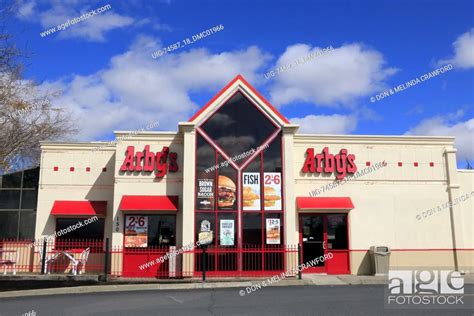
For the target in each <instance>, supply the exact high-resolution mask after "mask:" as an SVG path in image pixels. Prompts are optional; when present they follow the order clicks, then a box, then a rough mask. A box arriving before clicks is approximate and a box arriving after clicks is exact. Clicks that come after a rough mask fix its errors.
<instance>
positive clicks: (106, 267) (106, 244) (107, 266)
mask: <svg viewBox="0 0 474 316" xmlns="http://www.w3.org/2000/svg"><path fill="white" fill-rule="evenodd" d="M109 255H110V254H109V239H108V238H106V239H105V255H104V282H107V275H108V274H109Z"/></svg>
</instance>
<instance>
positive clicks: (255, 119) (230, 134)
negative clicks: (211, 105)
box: [201, 92, 277, 165]
mask: <svg viewBox="0 0 474 316" xmlns="http://www.w3.org/2000/svg"><path fill="white" fill-rule="evenodd" d="M201 128H202V130H203V131H204V132H205V133H206V134H207V135H208V136H209V137H210V138H211V139H212V140H213V141H214V142H215V143H216V144H217V145H218V146H219V147H220V148H221V149H222V150H224V151H225V153H226V154H227V155H228V156H229V157H233V156H237V155H240V154H242V153H244V152H246V151H248V150H250V149H252V148H254V149H257V147H258V146H261V145H262V143H263V142H264V141H265V140H266V139H267V138H268V137H270V135H271V134H272V133H273V132H274V131H275V130H276V129H277V127H276V126H275V125H273V124H272V122H271V121H270V120H268V119H267V118H266V117H265V115H263V114H262V113H261V112H260V111H259V110H258V109H257V108H256V107H255V106H254V105H253V104H252V103H251V102H250V101H249V100H248V99H247V98H246V97H244V96H243V95H242V93H240V92H237V93H236V94H235V95H234V96H233V97H232V98H230V99H229V100H228V101H227V102H226V103H225V104H224V105H223V106H222V107H221V108H220V109H219V110H218V111H217V112H216V113H214V114H213V115H212V116H211V117H210V118H209V119H208V120H207V121H206V122H205V123H204V124H202V125H201ZM245 160H246V159H239V160H237V161H236V163H237V164H238V165H241V164H242V163H243V162H244V161H245Z"/></svg>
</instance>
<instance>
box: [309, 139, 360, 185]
mask: <svg viewBox="0 0 474 316" xmlns="http://www.w3.org/2000/svg"><path fill="white" fill-rule="evenodd" d="M354 160H355V155H352V154H351V155H348V154H347V150H346V149H341V150H340V151H339V154H337V155H333V154H330V153H329V149H328V148H327V147H324V149H323V151H322V152H321V153H320V154H316V155H315V154H314V149H313V148H308V149H306V160H305V161H304V164H303V169H302V172H303V173H308V172H312V173H323V172H324V173H333V172H334V173H335V174H336V179H337V180H342V179H344V178H345V177H346V175H347V174H354V173H355V172H356V171H357V166H356V165H355V163H354Z"/></svg>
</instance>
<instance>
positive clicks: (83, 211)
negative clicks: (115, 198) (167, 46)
mask: <svg viewBox="0 0 474 316" xmlns="http://www.w3.org/2000/svg"><path fill="white" fill-rule="evenodd" d="M51 215H56V216H58V215H62V216H70V215H80V216H86V215H87V216H88V215H102V216H105V215H107V201H54V204H53V208H52V209H51Z"/></svg>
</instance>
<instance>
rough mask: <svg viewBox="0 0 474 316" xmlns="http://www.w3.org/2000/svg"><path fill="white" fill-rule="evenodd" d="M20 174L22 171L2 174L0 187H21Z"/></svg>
mask: <svg viewBox="0 0 474 316" xmlns="http://www.w3.org/2000/svg"><path fill="white" fill-rule="evenodd" d="M21 175H22V171H20V172H15V173H10V174H7V175H4V176H2V177H1V182H0V184H1V186H0V188H3V189H5V188H21Z"/></svg>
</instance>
